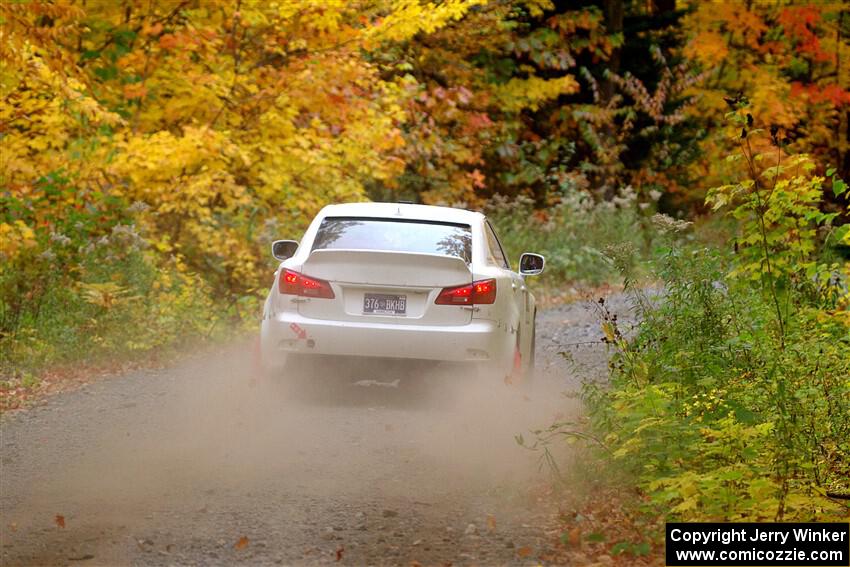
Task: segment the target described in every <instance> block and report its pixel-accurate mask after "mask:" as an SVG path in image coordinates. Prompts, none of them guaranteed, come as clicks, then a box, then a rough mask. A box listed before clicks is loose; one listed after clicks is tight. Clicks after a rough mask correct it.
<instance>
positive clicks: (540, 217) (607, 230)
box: [487, 188, 652, 285]
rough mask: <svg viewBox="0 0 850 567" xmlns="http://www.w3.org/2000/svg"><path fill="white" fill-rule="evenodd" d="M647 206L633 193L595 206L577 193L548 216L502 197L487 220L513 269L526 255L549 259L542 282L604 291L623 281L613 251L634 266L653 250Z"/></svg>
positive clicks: (525, 202) (529, 203)
mask: <svg viewBox="0 0 850 567" xmlns="http://www.w3.org/2000/svg"><path fill="white" fill-rule="evenodd" d="M644 205H646V204H642V205H640V204H639V203H638V199H637V196H636V194H635V192H634V191H633V190H631V188H626V189H624V190H623V191H621V192H620V194H619V195H618V196H617V197H616V198H614V199H613V200H611V201H603V202H596V201H594V199H593V197H592V196H591V195H589V194H588V193H584V192H580V191H572V192H569V193H567V194H565V195H564V197H563V198H562V199H561V200H560V202H558V203H557V204H556V205H554V206H552V207H550V208H549V209H546V210H543V211H535V210H534V203H533V201H532V200H531V199H528V198H524V197H520V198H517V199H515V200H512V201H509V200H506V199H503V198H499V197H496V198H494V199H493V201H492V202H491V204H490V205H489V207H488V210H487V214H488V216H489V218H490V220H491V221H492V223H493V225H494V226H495V228H496V231H497V233H498V234H499V237H500V239H501V241H502V244H503V245H504V246H505V247H506V248H507V250H506V253H507V254H508V257H509V258H510V260H511V261H512V262H513V263H516V262H518V261H519V256H520V254H522V253H523V252H536V253H538V254H543V255H544V256H546V271H545V272H544V274H543V276H542V282H544V283H548V284H550V285H563V284H564V283H565V282H579V283H586V284H591V285H598V284H601V283H603V282H608V281H610V280H612V279H614V278H616V277H617V276H618V272H617V270H616V269H615V266H614V264H613V263H612V260H611V257H610V256H611V254H610V253H609V248H611V247H616V248H618V249H619V250H621V251H628V252H629V254H626V257H628V263H629V265H630V266H634V265H635V264H636V263H637V261H638V259H639V258H641V257H643V256H645V255H647V254H648V253H649V251H650V250H651V246H652V229H651V225H650V224H649V223H648V209H649V207H648V206H644ZM642 206H644V209H645V210H641V207H642ZM620 256H623V255H622V254H620Z"/></svg>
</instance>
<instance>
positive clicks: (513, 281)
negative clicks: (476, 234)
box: [484, 221, 529, 342]
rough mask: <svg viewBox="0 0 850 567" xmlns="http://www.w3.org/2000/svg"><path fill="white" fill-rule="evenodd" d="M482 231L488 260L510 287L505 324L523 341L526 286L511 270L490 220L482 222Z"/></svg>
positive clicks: (524, 338)
mask: <svg viewBox="0 0 850 567" xmlns="http://www.w3.org/2000/svg"><path fill="white" fill-rule="evenodd" d="M484 232H485V235H486V237H487V238H486V240H487V247H488V249H489V255H490V262H491V263H492V264H493V265H495V266H498V267H499V268H501V270H502V271H503V273H504V279H505V282H506V283H508V284H509V285H510V289H511V298H512V300H513V301H512V305H511V316H510V317H509V320H508V321H507V324H509V325H510V326H511V332H513V333H516V334H518V335H519V336H520V337H521V339H522V340H523V342H525V341H526V340H528V339H529V337H528V335H527V333H525V329H524V327H526V325H524V322H525V319H526V313H525V311H526V310H525V306H526V303H527V299H526V297H527V294H528V288H527V287H526V285H525V280H524V279H523V277H522V276H520V275H519V274H518V273H517V272H515V271H513V270H512V269H511V266H510V262H509V260H508V257H507V255H506V254H505V250H504V248H503V247H502V243H501V242H500V241H499V237H498V236H496V231H495V230H493V226H492V225H491V224H490V221H485V222H484Z"/></svg>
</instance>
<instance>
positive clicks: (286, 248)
mask: <svg viewBox="0 0 850 567" xmlns="http://www.w3.org/2000/svg"><path fill="white" fill-rule="evenodd" d="M296 250H298V243H297V242H296V241H294V240H275V241H274V242H272V256H274V257H275V258H277V259H278V260H281V261H283V260H287V259H289V258H292V257H293V256H295V251H296Z"/></svg>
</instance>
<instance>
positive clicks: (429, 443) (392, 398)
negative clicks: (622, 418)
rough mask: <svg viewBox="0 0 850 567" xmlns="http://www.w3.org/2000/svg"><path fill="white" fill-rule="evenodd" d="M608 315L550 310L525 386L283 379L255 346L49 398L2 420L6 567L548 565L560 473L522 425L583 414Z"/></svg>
mask: <svg viewBox="0 0 850 567" xmlns="http://www.w3.org/2000/svg"><path fill="white" fill-rule="evenodd" d="M609 303H613V305H614V307H615V309H616V310H617V311H619V312H621V313H625V312H626V308H625V301H624V300H623V298H622V297H615V298H613V300H612V301H609ZM598 328H599V327H598V324H597V322H596V317H595V313H594V310H593V309H592V308H591V307H589V303H588V302H579V303H574V304H569V305H564V306H562V307H558V308H553V309H549V310H546V311H542V312H540V313H539V314H538V337H537V349H538V350H537V366H538V376H537V379H536V382H535V388H534V390H533V392H532V393H531V394H530V395H529V396H528V397H524V396H523V395H522V394H521V393H518V392H516V391H514V390H510V389H508V388H507V387H506V386H504V385H503V384H502V383H501V382H500V381H493V382H492V383H484V382H481V381H478V382H474V381H472V380H470V379H468V377H466V376H451V375H449V376H439V377H435V379H434V380H433V381H434V382H435V383H434V384H431V385H430V387H429V388H427V389H425V388H421V387H414V388H411V387H405V384H404V383H402V385H401V387H397V388H392V387H384V386H380V385H372V386H370V387H364V386H362V385H360V386H358V385H354V384H353V383H352V380H341V379H340V377H339V376H327V375H322V374H328V371H327V369H317V370H316V371H315V372H313V373H312V374H313V375H312V376H311V377H310V379H311V380H313V381H321V383H323V384H325V387H323V388H314V387H305V386H304V385H303V384H300V385H299V386H298V387H295V388H288V389H287V388H282V387H280V385H278V384H272V383H269V382H262V383H256V381H255V380H253V379H252V378H251V372H250V368H251V364H250V361H251V355H250V352H249V349H246V348H240V347H230V348H227V349H222V350H221V352H217V353H207V354H205V355H197V356H194V357H192V358H189V359H188V360H186V361H185V362H183V363H182V364H180V365H178V366H176V367H174V368H169V369H166V370H158V371H142V372H136V373H131V374H127V375H124V376H120V377H115V378H111V379H108V380H102V381H98V382H96V383H94V384H91V385H89V386H86V387H84V388H82V389H80V390H77V391H74V392H70V393H65V394H60V395H56V396H53V397H51V398H49V399H48V400H47V401H46V403H45V404H43V405H41V406H39V407H36V408H33V409H31V410H28V411H22V412H15V413H12V414H9V415H5V416H3V418H2V421H0V465H2V468H0V520H1V521H2V522H0V535H2V537H1V538H0V540H2V541H0V544H2V547H1V548H0V553H2V555H0V564H2V565H78V564H79V565H125V564H145V565H215V564H261V565H265V564H287V565H289V564H296V565H301V564H325V563H336V562H339V563H340V564H348V565H365V564H378V565H382V564H405V565H410V564H412V563H413V562H419V563H421V564H423V565H434V564H437V565H439V564H454V565H463V564H483V565H493V564H499V565H501V564H532V563H539V562H540V561H541V559H542V560H543V561H544V562H545V559H546V557H547V554H548V552H549V550H550V549H551V546H553V545H554V544H555V541H556V540H557V536H556V535H554V534H552V533H547V527H549V526H552V525H553V524H552V516H553V514H554V513H555V506H554V505H553V503H552V502H551V501H550V500H551V499H549V498H543V497H541V494H542V492H541V490H540V489H541V487H542V486H544V485H545V481H546V478H547V476H546V475H547V474H548V473H547V471H545V470H543V471H541V470H540V467H539V464H540V462H539V455H538V454H536V453H533V452H531V451H528V450H527V449H523V448H521V447H519V446H518V445H517V444H516V442H515V441H514V435H516V434H519V433H523V434H525V435H526V437H528V432H529V431H530V430H532V429H535V428H538V427H545V426H547V425H549V424H550V423H551V422H552V421H553V420H554V419H556V418H561V417H565V416H569V415H571V414H574V413H575V412H576V411H577V405H576V404H577V402H575V400H574V399H569V398H567V397H564V396H562V395H560V394H561V393H562V392H575V391H576V390H577V389H578V388H579V377H578V374H579V373H584V372H589V373H599V372H601V371H604V366H605V359H606V354H605V348H604V346H601V343H599V338H600V333H599V331H598ZM573 343H592V344H578V345H574V346H567V347H565V346H564V345H568V344H573ZM597 343H599V344H598V345H597ZM564 350H567V351H569V352H571V353H572V354H573V355H574V356H573V361H572V362H570V363H568V362H567V361H566V358H565V357H563V356H560V355H559V354H558V352H559V351H564ZM576 365H578V366H579V367H581V368H583V369H584V370H582V371H581V372H579V371H577V370H576V369H575V368H576ZM352 372H354V373H355V374H356V373H357V372H360V373H361V375H357V376H353V378H354V379H356V380H369V379H373V378H376V376H375V375H373V374H372V373H371V372H368V370H364V369H359V370H355V371H352ZM352 372H348V374H351V373H352ZM405 373H406V370H404V369H395V370H390V371H384V372H382V374H381V376H378V377H379V378H381V379H382V380H384V381H388V380H387V379H388V378H389V379H392V378H393V375H398V376H401V375H403V374H405ZM334 374H339V372H338V371H335V372H334ZM387 374H389V376H387ZM349 378H352V376H349Z"/></svg>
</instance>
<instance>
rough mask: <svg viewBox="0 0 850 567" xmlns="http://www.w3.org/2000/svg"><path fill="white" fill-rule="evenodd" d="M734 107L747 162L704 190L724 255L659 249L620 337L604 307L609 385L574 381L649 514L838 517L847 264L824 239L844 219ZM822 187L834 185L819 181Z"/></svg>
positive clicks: (848, 471)
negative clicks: (634, 324) (721, 227)
mask: <svg viewBox="0 0 850 567" xmlns="http://www.w3.org/2000/svg"><path fill="white" fill-rule="evenodd" d="M733 119H735V120H736V121H737V123H738V126H737V130H736V131H737V132H741V134H740V135H739V138H738V139H737V140H738V141H739V142H740V146H741V148H742V155H743V158H744V160H743V161H744V162H745V163H746V164H747V168H746V169H747V172H748V173H747V175H746V176H744V178H743V180H742V181H740V182H738V183H732V184H729V185H725V186H722V187H719V188H716V189H714V190H712V191H711V192H710V193H709V200H710V202H711V203H712V204H714V205H715V208H716V209H718V210H729V211H730V214H731V216H733V217H734V218H735V219H736V220H737V221H738V223H739V225H738V226H739V234H738V236H737V237H736V239H735V245H736V246H735V248H736V253H735V254H734V255H730V256H724V255H722V254H720V253H719V252H717V251H716V250H714V249H710V248H705V247H694V246H686V245H684V244H683V243H682V242H672V243H671V244H670V246H669V247H667V248H666V249H664V250H663V251H662V253H661V255H660V257H659V259H658V261H657V262H656V264H655V270H654V273H655V275H656V277H658V278H659V279H660V280H661V282H663V297H662V298H661V299H660V300H655V299H650V298H649V297H647V296H646V295H645V294H644V293H643V292H641V291H640V290H639V289H637V288H633V289H632V294H633V298H634V300H635V304H636V306H637V307H638V310H639V316H640V318H641V323H640V326H639V330H638V333H637V335H636V336H635V337H634V338H631V339H627V338H626V337H624V336H623V334H622V333H621V332H620V331H619V329H617V327H616V320H615V319H614V318H613V317H610V316H607V317H605V318H604V321H603V329H604V330H605V334H606V337H607V340H608V342H609V343H610V344H611V345H612V346H613V348H614V356H613V359H612V362H611V383H610V385H609V386H606V387H600V386H599V385H589V386H587V388H586V391H585V399H586V401H587V403H588V407H589V409H590V415H591V418H592V423H593V427H594V428H595V429H596V433H597V434H598V435H599V436H601V437H604V444H605V446H606V448H607V449H608V455H610V457H611V458H613V459H614V460H615V461H617V462H618V463H619V464H622V465H624V466H626V468H628V469H629V470H630V471H631V472H632V473H633V474H634V475H635V478H636V479H637V481H638V483H639V485H640V487H641V488H642V489H643V490H644V491H645V492H646V493H647V494H648V495H649V496H650V498H651V502H652V503H653V504H654V505H655V508H656V510H657V511H660V512H662V513H664V514H668V515H669V516H671V517H674V518H680V519H684V520H690V521H694V520H727V521H728V520H748V521H759V520H777V521H780V520H786V521H790V520H801V521H810V520H825V519H828V518H836V519H837V518H846V515H847V513H848V504H847V500H846V498H847V497H848V496H850V317H848V314H850V311H848V307H847V302H846V296H847V282H846V280H845V279H843V278H845V277H846V274H847V273H848V270H847V266H846V265H844V266H842V265H841V264H840V263H837V262H835V261H834V258H832V257H830V254H829V253H827V252H826V250H825V249H826V248H827V247H828V245H829V240H830V239H831V238H834V236H835V235H836V234H838V235H841V237H842V238H846V234H847V230H846V229H845V228H841V229H838V230H833V229H831V227H830V223H831V221H832V219H833V218H834V215H832V214H824V213H822V212H821V211H820V209H819V203H820V202H821V199H822V191H823V186H824V185H825V179H824V178H823V177H819V176H817V175H816V174H815V173H814V168H813V167H811V165H810V164H811V162H810V161H809V160H808V159H807V158H806V157H805V156H791V157H788V156H783V154H782V153H781V152H777V151H776V150H775V149H774V150H773V151H774V152H776V153H774V156H776V158H775V159H774V162H773V165H771V160H770V159H769V157H768V156H766V155H765V154H755V153H754V152H753V150H752V146H751V145H750V142H749V139H750V138H751V137H752V136H753V135H754V134H755V132H748V131H747V126H744V127H743V129H741V124H742V123H743V124H745V125H748V124H752V122H753V119H752V117H751V116H749V115H746V114H744V115H741V116H739V115H738V114H734V113H733ZM773 137H774V142H776V139H775V133H774V134H773ZM832 190H833V191H834V192H835V194H836V195H838V194H840V192H842V191H843V190H844V184H843V182H842V181H841V180H838V179H836V178H835V177H833V179H832ZM824 234H826V238H823V235H824ZM842 274H844V275H842ZM626 278H627V280H628V274H626Z"/></svg>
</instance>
